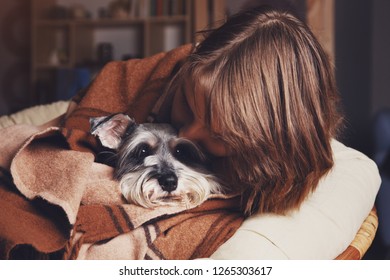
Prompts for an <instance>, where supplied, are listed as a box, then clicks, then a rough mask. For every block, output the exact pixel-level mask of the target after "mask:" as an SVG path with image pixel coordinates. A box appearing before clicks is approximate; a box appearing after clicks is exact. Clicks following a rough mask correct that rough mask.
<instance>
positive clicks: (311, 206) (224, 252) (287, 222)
mask: <svg viewBox="0 0 390 280" xmlns="http://www.w3.org/2000/svg"><path fill="white" fill-rule="evenodd" d="M331 145H332V150H333V155H334V166H333V168H332V169H331V170H330V172H329V173H328V174H327V175H326V176H324V177H323V178H322V179H321V180H320V182H319V184H318V186H317V188H316V189H315V191H314V192H313V193H312V194H311V195H310V196H309V197H308V198H307V199H306V200H305V201H304V202H303V204H302V205H301V207H300V209H299V210H297V211H294V212H292V213H291V214H289V215H284V216H282V215H275V214H258V215H253V216H251V217H250V218H248V219H246V220H245V221H244V223H243V225H242V226H241V227H240V229H239V230H238V231H237V232H236V234H235V235H234V236H233V238H231V239H230V240H228V241H227V242H226V243H225V244H223V245H222V246H221V247H220V248H219V250H218V251H217V252H216V253H215V254H214V255H213V256H212V257H213V258H233V259H234V258H237V259H243V258H256V259H267V258H270V259H279V258H286V259H334V258H335V257H337V256H338V255H339V254H340V253H341V252H342V251H343V250H345V248H347V247H348V245H349V244H350V243H351V241H352V240H353V239H354V237H355V235H356V232H357V231H358V230H359V228H360V226H361V224H362V223H363V221H364V220H365V218H366V217H367V216H368V214H369V213H370V211H371V209H372V207H373V205H374V202H375V198H376V195H377V193H378V190H379V186H380V183H381V179H380V176H379V172H378V168H377V166H376V164H375V163H374V162H373V161H372V160H371V159H370V158H369V157H367V156H366V155H364V154H363V153H361V152H359V151H357V150H355V149H352V148H349V147H347V146H345V145H344V144H342V143H340V142H339V141H337V140H332V143H331ZM237 246H238V248H240V250H235V249H234V248H236V247H237ZM243 248H247V250H243Z"/></svg>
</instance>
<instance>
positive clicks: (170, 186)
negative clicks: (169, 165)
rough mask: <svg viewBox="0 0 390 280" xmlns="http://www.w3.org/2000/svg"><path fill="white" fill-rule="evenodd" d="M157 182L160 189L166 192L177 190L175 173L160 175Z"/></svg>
mask: <svg viewBox="0 0 390 280" xmlns="http://www.w3.org/2000/svg"><path fill="white" fill-rule="evenodd" d="M157 180H158V183H159V184H160V186H161V188H162V189H163V190H164V191H166V192H173V191H174V190H176V188H177V176H176V174H175V173H168V174H162V175H161V176H160V177H158V179H157Z"/></svg>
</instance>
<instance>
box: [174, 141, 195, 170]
mask: <svg viewBox="0 0 390 280" xmlns="http://www.w3.org/2000/svg"><path fill="white" fill-rule="evenodd" d="M174 156H175V158H176V159H178V160H179V161H181V162H183V163H185V164H189V165H191V164H201V163H202V156H201V154H200V153H199V151H198V150H197V149H196V148H195V147H193V146H192V145H190V144H185V143H183V144H178V145H177V146H176V147H175V149H174Z"/></svg>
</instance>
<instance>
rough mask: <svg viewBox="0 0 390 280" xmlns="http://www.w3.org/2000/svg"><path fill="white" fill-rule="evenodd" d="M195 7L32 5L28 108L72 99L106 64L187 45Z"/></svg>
mask: <svg viewBox="0 0 390 280" xmlns="http://www.w3.org/2000/svg"><path fill="white" fill-rule="evenodd" d="M68 2H69V3H73V2H78V4H76V5H75V4H68ZM113 2H116V4H118V5H117V6H116V7H115V6H114V5H113ZM194 2H196V1H193V0H126V1H120V0H118V1H115V0H95V1H87V0H77V1H68V0H57V1H56V0H31V66H30V67H31V69H30V72H31V75H30V77H31V94H30V104H31V105H35V104H43V103H48V102H53V101H56V100H59V99H68V98H71V97H72V95H73V94H74V93H75V92H77V90H78V89H79V88H82V87H84V86H85V85H86V84H87V83H89V81H90V79H91V78H93V76H94V75H95V74H96V73H97V72H98V71H99V69H101V67H102V66H103V65H104V64H105V63H106V62H107V61H110V60H124V59H129V58H138V57H140V58H141V57H147V56H150V55H153V54H156V53H158V52H161V51H168V50H170V49H173V48H175V47H177V46H179V45H182V44H184V43H189V42H192V41H193V34H194V29H193V21H194V13H193V6H194V5H196V4H194ZM98 4H99V7H98V6H97V5H98ZM121 5H122V6H121ZM118 7H119V8H118Z"/></svg>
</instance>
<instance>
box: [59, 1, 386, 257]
mask: <svg viewBox="0 0 390 280" xmlns="http://www.w3.org/2000/svg"><path fill="white" fill-rule="evenodd" d="M157 56H158V55H157ZM157 56H156V57H157ZM147 61H148V62H149V63H150V61H154V60H153V59H150V60H147ZM115 65H117V64H115ZM115 65H114V64H113V65H112V66H110V65H108V67H105V68H106V69H105V70H103V71H102V72H101V74H100V78H98V80H99V83H94V84H93V85H92V87H91V89H90V92H92V93H95V94H101V95H98V96H101V98H102V99H103V100H105V98H106V97H107V95H108V94H109V93H110V92H109V91H107V89H106V87H105V86H106V85H107V86H108V88H110V89H114V90H116V91H117V92H121V93H126V94H128V95H131V96H135V95H136V94H135V93H134V92H131V91H130V90H128V91H127V89H130V88H131V87H130V86H128V87H125V88H123V89H122V88H121V90H117V88H119V85H118V84H122V83H121V82H123V84H126V82H129V81H130V80H131V79H127V78H128V76H126V77H124V79H127V80H126V81H121V82H120V83H118V79H117V76H115V77H116V78H115V79H113V78H112V77H110V78H108V79H107V75H110V74H112V73H118V72H119V73H127V72H126V71H127V69H128V68H126V65H125V64H120V65H121V66H120V67H117V68H116V67H115ZM126 75H130V74H126ZM104 77H105V78H104ZM121 77H122V76H121ZM159 77H160V76H158V78H159ZM157 80H158V81H161V79H157ZM102 81H103V82H102ZM104 81H109V82H108V83H107V84H105V83H104ZM112 85H113V86H112ZM117 85H118V86H117ZM110 86H112V88H111V87H110ZM151 88H155V86H151ZM101 92H103V93H101ZM130 93H131V94H130ZM147 93H148V94H149V95H148V94H144V95H142V96H146V97H148V96H150V92H147ZM87 96H88V94H87ZM115 96H118V94H117V95H115ZM119 96H120V97H121V98H122V99H120V100H116V99H115V104H116V105H115V106H117V107H115V109H118V108H120V110H128V111H129V113H130V114H136V113H135V112H132V110H133V109H136V108H137V109H140V108H139V107H140V106H139V104H143V105H145V102H144V103H142V102H132V103H128V96H125V97H123V96H122V95H119ZM81 97H82V96H81ZM89 97H90V99H88V100H87V101H85V102H86V103H85V104H82V103H80V104H81V105H80V106H79V108H78V109H74V108H75V106H76V105H73V106H71V107H70V109H69V112H70V114H72V113H71V112H72V110H73V109H74V112H76V113H74V114H73V117H68V118H67V120H66V124H67V127H68V128H71V129H73V128H82V126H84V130H85V131H87V130H89V126H88V124H89V123H88V118H87V116H88V117H96V116H97V114H102V115H104V114H105V113H114V111H113V109H112V108H110V107H108V106H105V104H104V106H100V107H93V110H92V109H91V108H89V107H88V106H91V102H92V105H94V103H93V102H94V101H96V99H93V98H92V97H94V98H96V95H94V94H91V95H89ZM91 100H93V101H91ZM145 100H149V99H147V98H145ZM338 101H339V98H338V95H337V91H336V86H335V81H334V76H333V69H332V68H331V66H330V64H329V61H328V58H327V57H326V55H325V53H324V51H323V50H322V48H321V47H320V45H319V43H318V42H317V40H316V39H315V38H314V36H313V35H312V33H311V32H310V30H309V29H308V28H307V27H306V26H305V25H304V24H303V23H302V22H301V21H299V20H297V19H296V18H295V17H293V16H292V15H290V14H288V13H284V12H280V11H276V10H273V9H270V8H264V7H263V8H257V9H252V10H250V11H246V12H242V13H240V14H238V15H236V16H233V17H232V18H230V19H228V20H227V22H226V23H225V24H223V25H222V26H221V27H220V28H218V29H216V30H214V31H211V32H210V33H209V34H208V35H207V37H206V38H205V39H204V40H203V41H202V42H201V43H200V44H199V45H197V46H195V48H194V50H193V51H192V52H191V54H190V55H189V56H186V58H185V60H184V61H183V62H182V64H181V65H180V67H179V68H178V70H177V71H176V74H175V75H174V76H173V78H172V79H171V80H170V82H169V84H168V85H167V87H166V90H165V94H163V95H162V97H161V98H160V100H159V101H158V102H157V103H156V106H155V107H154V109H153V110H152V112H151V114H150V120H151V121H156V122H170V123H172V124H173V125H174V126H175V127H176V128H177V130H178V131H179V135H180V136H182V137H186V138H188V139H190V140H193V141H195V142H197V143H199V145H201V146H202V147H203V148H204V149H205V150H206V151H207V152H208V153H209V154H210V156H212V157H213V163H214V166H213V168H214V171H215V172H216V173H218V174H219V175H220V177H221V178H222V179H224V180H225V182H226V183H227V184H228V186H229V187H231V188H232V191H234V192H239V193H240V194H241V196H242V201H241V207H242V210H243V212H244V213H245V214H246V215H247V216H250V217H249V218H247V219H246V221H245V222H244V224H243V226H241V228H240V229H239V230H238V231H237V233H236V234H235V235H234V236H233V237H232V238H231V239H230V240H229V241H228V242H226V243H225V244H224V245H223V246H222V247H221V248H220V249H219V250H218V251H217V252H216V253H215V254H214V255H213V256H212V257H215V258H233V259H239V258H258V259H259V258H304V259H309V258H316V259H328V258H335V257H336V256H337V255H338V254H340V253H341V252H342V251H343V250H345V248H346V247H347V246H348V244H349V243H350V242H351V241H352V239H353V237H354V236H355V234H356V232H357V230H358V229H359V227H360V225H361V224H362V222H363V220H364V218H366V216H367V215H368V212H369V211H370V209H371V208H372V205H373V203H374V200H375V196H376V193H377V191H378V187H379V181H380V179H379V176H378V170H377V168H376V166H375V164H373V162H372V161H371V160H369V159H368V158H367V157H365V156H364V155H362V154H360V153H359V152H357V151H354V150H352V149H349V148H347V147H345V146H343V145H342V144H341V143H339V142H337V141H335V140H333V139H334V137H336V135H337V130H338V127H339V125H340V123H341V119H342V118H341V116H340V113H339V111H338ZM88 102H89V103H88ZM126 102H127V103H126ZM86 104H87V105H88V106H87V105H86ZM129 104H130V105H131V106H129ZM134 104H136V105H134ZM153 105H154V103H153ZM153 105H151V107H153ZM118 106H119V107H118ZM147 106H149V103H148V104H147ZM147 106H145V108H144V107H142V111H143V112H142V114H141V115H142V116H143V113H145V112H148V110H149V109H148V108H149V107H148V108H146V107H147ZM72 108H73V109H72ZM144 111H145V112H144ZM116 112H117V111H116ZM68 114H69V113H68ZM133 117H134V115H133ZM135 117H136V116H135ZM136 119H137V118H136ZM139 119H143V117H142V118H141V117H140V118H139ZM81 122H83V125H81ZM73 135H76V133H72V136H73ZM75 139H78V138H76V137H75ZM68 140H69V139H68ZM74 142H75V143H76V142H77V143H80V141H74ZM332 166H333V168H332ZM330 171H331V172H330ZM325 175H326V176H325ZM280 214H282V215H280ZM275 224H276V226H275ZM286 235H287V236H288V238H285V236H286Z"/></svg>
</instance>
